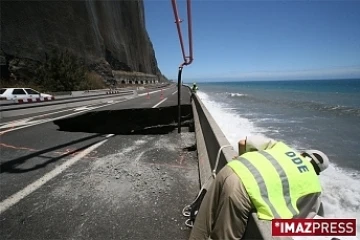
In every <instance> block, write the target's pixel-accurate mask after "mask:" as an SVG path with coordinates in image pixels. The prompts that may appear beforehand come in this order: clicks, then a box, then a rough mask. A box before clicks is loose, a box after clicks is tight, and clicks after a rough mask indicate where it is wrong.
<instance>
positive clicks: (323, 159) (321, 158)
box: [304, 150, 330, 172]
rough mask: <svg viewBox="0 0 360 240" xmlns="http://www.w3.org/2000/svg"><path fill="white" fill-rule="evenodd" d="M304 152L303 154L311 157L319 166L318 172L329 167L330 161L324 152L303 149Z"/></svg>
mask: <svg viewBox="0 0 360 240" xmlns="http://www.w3.org/2000/svg"><path fill="white" fill-rule="evenodd" d="M304 153H305V155H308V156H309V157H311V159H312V160H313V161H314V162H315V163H316V165H317V166H318V167H319V170H320V172H322V171H324V170H325V169H327V168H328V167H329V164H330V161H329V158H328V157H327V156H326V154H325V153H323V152H321V151H319V150H305V151H304Z"/></svg>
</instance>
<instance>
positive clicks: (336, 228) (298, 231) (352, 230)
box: [271, 218, 356, 236]
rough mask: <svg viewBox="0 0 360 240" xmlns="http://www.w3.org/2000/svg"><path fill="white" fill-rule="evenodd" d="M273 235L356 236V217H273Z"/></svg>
mask: <svg viewBox="0 0 360 240" xmlns="http://www.w3.org/2000/svg"><path fill="white" fill-rule="evenodd" d="M271 225H272V226H271V228H272V236H356V219H326V218H321V219H273V220H272V223H271Z"/></svg>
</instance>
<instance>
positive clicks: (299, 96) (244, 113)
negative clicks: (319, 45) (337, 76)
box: [198, 79, 360, 233]
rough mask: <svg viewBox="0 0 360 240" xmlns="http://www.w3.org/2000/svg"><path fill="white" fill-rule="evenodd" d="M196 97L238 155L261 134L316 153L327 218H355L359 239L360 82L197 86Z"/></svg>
mask: <svg viewBox="0 0 360 240" xmlns="http://www.w3.org/2000/svg"><path fill="white" fill-rule="evenodd" d="M198 87H199V91H198V96H199V97H200V99H201V100H202V101H203V103H204V105H205V107H206V108H207V109H208V111H209V112H210V114H211V115H212V117H213V118H214V119H215V121H216V122H217V124H218V125H219V127H220V128H221V129H222V131H223V133H224V134H225V136H226V137H227V139H228V140H229V142H230V143H231V144H232V145H233V147H234V149H235V150H237V142H238V141H239V140H240V139H243V138H245V137H246V136H247V135H254V134H260V135H264V136H267V137H271V138H274V139H277V140H281V141H284V142H286V143H288V144H289V145H291V146H293V147H294V148H296V149H299V150H300V149H318V150H320V151H323V152H324V153H326V154H327V155H328V157H329V159H330V161H331V165H330V167H329V168H328V169H326V170H325V171H324V172H323V173H322V174H321V175H320V180H321V183H322V188H323V205H324V210H325V217H336V218H356V219H357V232H358V233H360V144H359V143H360V79H358V80H306V81H261V82H260V81H253V82H220V81H219V82H218V83H201V82H200V83H198Z"/></svg>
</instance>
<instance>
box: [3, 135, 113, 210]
mask: <svg viewBox="0 0 360 240" xmlns="http://www.w3.org/2000/svg"><path fill="white" fill-rule="evenodd" d="M108 140H109V139H104V140H102V141H100V142H98V143H96V144H94V145H92V146H90V147H88V148H86V149H84V150H83V151H81V152H80V153H78V154H77V155H75V156H74V157H73V158H70V159H69V160H68V161H66V162H64V163H63V164H61V165H60V166H58V167H56V168H55V169H53V170H51V171H50V172H48V173H46V174H45V175H44V176H42V177H41V178H39V179H38V180H36V181H35V182H33V183H31V184H29V185H28V186H26V187H25V188H24V189H22V190H20V191H19V192H17V193H15V194H13V195H11V196H10V197H8V198H7V199H5V200H4V201H2V202H1V203H0V214H1V213H3V212H4V211H6V210H7V209H8V208H10V207H11V206H13V205H15V204H16V203H18V202H19V201H20V200H21V199H23V198H25V197H26V196H28V195H29V194H31V193H32V192H34V191H35V190H37V189H38V188H40V187H41V186H42V185H44V184H45V183H47V182H48V181H50V180H51V179H53V178H54V177H56V176H57V175H59V174H60V173H62V172H63V171H65V170H66V169H68V168H69V167H70V166H71V165H73V164H74V163H76V162H77V161H79V160H80V159H82V158H83V157H85V156H86V155H88V154H89V153H90V152H92V151H94V150H95V149H96V148H98V147H100V146H101V145H103V144H104V143H105V142H106V141H108Z"/></svg>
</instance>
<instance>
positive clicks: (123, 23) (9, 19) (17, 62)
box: [1, 0, 161, 80]
mask: <svg viewBox="0 0 360 240" xmlns="http://www.w3.org/2000/svg"><path fill="white" fill-rule="evenodd" d="M54 49H55V50H60V51H62V50H64V49H68V50H70V51H71V52H73V53H74V54H75V55H76V56H78V57H79V58H81V59H83V61H85V63H86V64H87V65H88V66H90V67H91V68H92V69H94V70H96V71H97V72H98V73H100V74H101V75H103V76H104V77H105V79H107V80H111V79H113V76H112V73H111V70H123V71H137V72H144V73H149V74H154V75H159V76H161V72H160V70H159V69H158V67H157V61H156V58H155V53H154V50H153V46H152V43H151V41H150V39H149V36H148V34H147V32H146V29H145V18H144V5H143V1H142V0H138V1H137V0H126V1H90V0H88V1H2V2H1V55H2V56H1V58H2V62H3V63H4V62H6V65H7V68H8V69H9V70H10V73H13V74H14V75H15V76H16V77H20V78H21V76H26V75H27V74H25V73H24V72H30V73H31V71H32V68H33V67H34V64H36V62H43V61H45V59H46V54H50V53H51V51H52V50H54ZM4 59H6V60H4ZM3 63H2V64H3ZM3 67H4V66H3ZM2 69H3V68H2Z"/></svg>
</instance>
